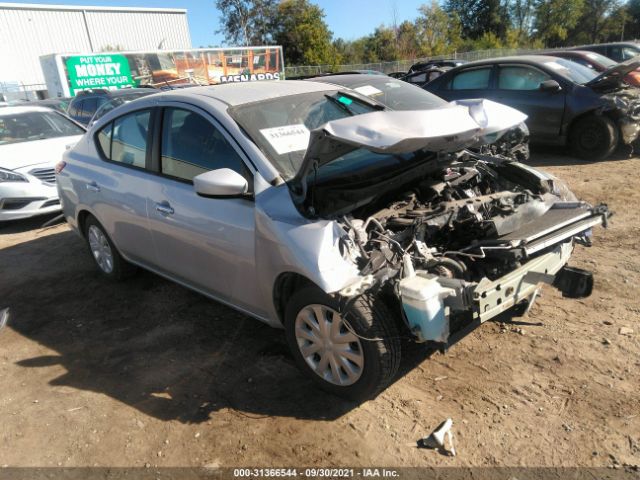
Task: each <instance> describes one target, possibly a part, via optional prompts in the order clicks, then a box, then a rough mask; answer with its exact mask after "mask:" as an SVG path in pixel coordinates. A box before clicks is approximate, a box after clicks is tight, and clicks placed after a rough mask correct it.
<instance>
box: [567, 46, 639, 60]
mask: <svg viewBox="0 0 640 480" xmlns="http://www.w3.org/2000/svg"><path fill="white" fill-rule="evenodd" d="M570 50H589V51H590V52H596V53H599V54H600V55H604V56H605V57H609V58H610V59H611V60H615V61H616V62H624V61H626V60H629V59H631V58H633V57H637V56H638V55H640V44H638V43H635V42H616V43H599V44H597V45H582V46H581V47H574V48H571V49H570Z"/></svg>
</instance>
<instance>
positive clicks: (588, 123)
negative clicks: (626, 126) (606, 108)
mask: <svg viewBox="0 0 640 480" xmlns="http://www.w3.org/2000/svg"><path fill="white" fill-rule="evenodd" d="M619 137H620V133H619V131H618V127H617V126H616V124H615V123H614V122H613V120H611V119H610V118H609V117H607V116H605V115H589V116H586V117H583V118H581V119H580V120H578V121H576V123H575V124H574V125H573V126H572V127H571V133H570V136H569V142H570V145H571V150H572V151H573V154H574V155H576V156H577V157H579V158H583V159H585V160H594V161H595V160H603V159H605V158H607V157H608V156H609V155H611V154H612V153H613V151H614V150H615V149H616V146H617V145H618V139H619Z"/></svg>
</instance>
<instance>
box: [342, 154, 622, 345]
mask: <svg viewBox="0 0 640 480" xmlns="http://www.w3.org/2000/svg"><path fill="white" fill-rule="evenodd" d="M608 216H609V212H608V209H607V207H606V205H599V206H596V207H593V206H591V205H589V204H587V203H584V202H580V201H577V200H576V199H575V197H574V196H573V194H571V192H570V191H569V190H568V188H567V187H566V186H565V185H564V184H563V183H562V182H560V181H558V180H557V179H555V178H553V177H551V176H549V175H546V174H544V173H542V172H539V171H537V170H535V169H532V168H530V167H527V166H525V165H523V164H520V163H518V162H513V161H509V160H504V159H500V158H497V157H487V156H479V155H475V154H469V153H457V154H449V155H447V156H441V158H440V161H434V162H432V168H431V171H430V172H429V173H427V174H426V175H425V176H424V177H422V180H421V181H419V182H417V183H415V184H414V185H412V187H411V188H407V189H406V190H405V191H402V192H399V194H398V195H397V196H396V198H395V199H394V200H391V201H389V200H388V199H387V200H385V201H382V202H380V203H376V204H373V205H367V206H366V207H362V208H360V209H357V210H354V211H353V212H350V214H348V215H344V216H342V217H341V218H340V219H339V220H338V222H339V223H340V225H341V226H342V227H343V229H344V232H345V235H344V237H343V241H342V244H341V249H342V252H343V255H344V256H345V257H348V258H351V259H352V260H353V261H354V262H356V264H357V265H358V267H359V269H360V272H361V279H360V281H359V282H357V283H356V284H353V285H350V286H349V287H347V288H345V289H343V290H342V291H341V292H340V295H341V296H342V297H343V298H345V299H347V301H348V298H350V297H353V296H355V295H358V294H360V293H362V292H363V291H366V290H370V289H378V291H379V292H380V294H381V295H386V296H387V298H388V299H390V301H391V302H393V303H395V307H396V308H395V310H396V311H397V312H398V315H399V316H401V317H402V319H403V321H404V323H405V325H406V326H407V329H408V331H409V332H411V334H412V335H413V336H414V338H415V340H416V341H418V342H426V341H431V342H438V343H440V344H441V346H447V345H450V344H452V343H454V342H455V341H457V340H458V339H459V338H460V337H461V336H463V335H464V334H466V333H467V332H468V331H470V330H471V329H473V328H475V327H476V326H478V325H480V324H481V323H483V322H485V321H487V320H490V319H492V318H494V317H496V316H497V315H499V314H501V313H503V312H505V311H507V310H510V309H514V308H516V307H517V308H518V309H519V310H520V309H522V310H524V309H526V308H527V307H528V306H530V305H531V303H532V302H533V300H534V299H535V297H536V295H537V292H538V290H539V288H540V284H541V283H547V284H550V285H553V286H555V287H556V288H558V289H560V290H561V291H562V292H563V295H564V296H567V297H572V298H579V297H585V296H588V295H589V294H590V293H591V289H592V285H593V280H592V277H591V274H590V273H589V272H585V271H582V270H579V269H575V268H571V267H568V265H567V264H568V261H569V258H570V256H571V253H572V251H573V248H574V245H575V244H576V243H577V244H582V245H590V235H591V229H592V228H593V227H594V226H597V225H605V226H606V223H607V218H608Z"/></svg>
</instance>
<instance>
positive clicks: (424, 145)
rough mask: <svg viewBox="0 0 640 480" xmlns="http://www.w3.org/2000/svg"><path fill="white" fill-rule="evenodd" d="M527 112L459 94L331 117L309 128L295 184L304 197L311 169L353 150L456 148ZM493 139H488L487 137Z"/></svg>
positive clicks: (480, 140) (502, 129) (496, 132)
mask: <svg viewBox="0 0 640 480" xmlns="http://www.w3.org/2000/svg"><path fill="white" fill-rule="evenodd" d="M526 118H527V116H526V115H525V114H524V113H522V112H520V111H518V110H516V109H514V108H511V107H508V106H506V105H502V104H500V103H496V102H492V101H491V100H485V99H471V100H458V101H456V102H451V103H450V104H449V105H448V106H446V107H443V108H438V109H433V110H416V111H380V112H371V113H364V114H362V115H355V116H352V117H347V118H341V119H339V120H334V121H331V122H327V123H325V124H324V125H322V126H321V127H319V128H317V129H315V130H313V131H311V134H310V138H309V146H308V148H307V151H306V153H305V156H304V159H303V161H302V165H301V168H300V170H299V172H298V174H297V175H296V176H295V178H294V179H293V180H291V183H292V185H293V186H294V188H295V189H296V190H297V191H298V194H299V195H301V196H302V197H304V196H305V195H306V191H307V181H308V180H307V175H308V173H309V172H310V171H311V170H312V169H313V168H314V165H317V166H318V167H320V166H322V165H325V164H327V163H329V162H331V161H333V160H335V159H337V158H339V157H341V156H343V155H345V154H347V153H349V152H351V151H353V150H356V149H358V148H364V149H366V150H370V151H372V152H375V153H388V154H401V153H411V152H415V151H418V150H422V149H427V150H430V151H433V152H456V151H459V150H462V149H464V148H468V147H475V146H478V145H482V144H485V143H489V141H491V142H494V141H496V140H497V139H498V138H500V136H502V135H503V134H504V133H506V132H507V131H508V130H509V129H510V128H512V127H514V126H516V125H519V124H520V123H522V122H524V120H526ZM489 139H490V140H489Z"/></svg>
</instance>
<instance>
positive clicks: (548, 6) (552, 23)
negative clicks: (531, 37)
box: [534, 0, 584, 47]
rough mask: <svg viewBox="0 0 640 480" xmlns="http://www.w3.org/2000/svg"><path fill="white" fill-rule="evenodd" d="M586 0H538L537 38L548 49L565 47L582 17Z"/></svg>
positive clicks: (536, 15)
mask: <svg viewBox="0 0 640 480" xmlns="http://www.w3.org/2000/svg"><path fill="white" fill-rule="evenodd" d="M583 8H584V0H536V4H535V20H534V29H535V33H536V37H537V38H539V39H540V40H541V41H542V42H544V44H545V45H546V46H548V47H558V46H563V45H564V43H565V41H566V39H567V37H568V35H569V31H570V30H571V29H573V28H574V27H575V26H576V25H577V24H578V20H580V17H581V16H582V11H583Z"/></svg>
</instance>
